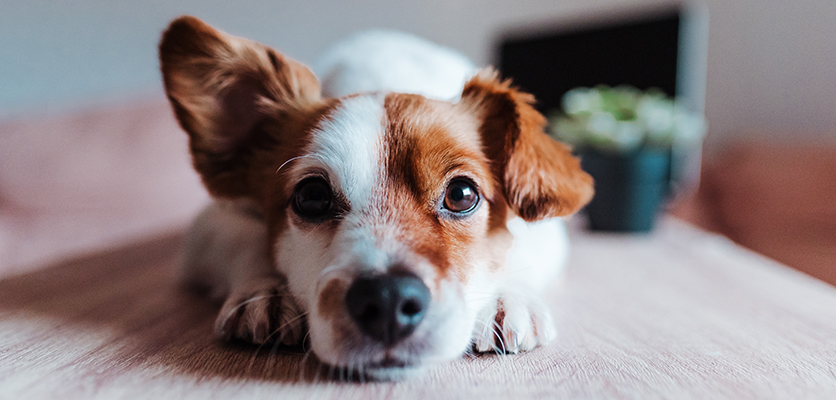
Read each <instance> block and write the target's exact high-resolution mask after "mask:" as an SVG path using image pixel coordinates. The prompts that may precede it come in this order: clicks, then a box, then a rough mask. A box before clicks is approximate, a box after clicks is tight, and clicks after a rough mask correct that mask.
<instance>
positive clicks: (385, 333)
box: [345, 272, 430, 347]
mask: <svg viewBox="0 0 836 400" xmlns="http://www.w3.org/2000/svg"><path fill="white" fill-rule="evenodd" d="M345 304H346V307H347V308H348V312H349V314H350V315H351V319H352V320H353V321H354V322H355V323H356V324H357V326H358V327H359V328H360V331H362V332H363V334H365V335H366V336H368V337H369V338H371V339H373V340H375V341H378V342H380V343H381V344H383V345H385V346H386V347H389V346H392V345H394V344H396V343H398V342H399V341H401V340H403V339H405V338H406V337H408V336H409V335H411V334H412V332H413V331H415V328H416V327H417V326H418V324H420V323H421V321H422V320H423V319H424V316H425V315H426V311H427V308H428V307H429V305H430V290H429V289H428V288H427V286H426V285H425V284H424V282H423V281H422V280H421V279H419V278H418V277H417V276H415V275H413V274H411V273H392V272H390V273H386V274H382V275H375V276H370V277H363V276H361V277H358V278H357V279H355V281H354V283H353V284H352V285H351V287H349V288H348V291H347V292H346V296H345Z"/></svg>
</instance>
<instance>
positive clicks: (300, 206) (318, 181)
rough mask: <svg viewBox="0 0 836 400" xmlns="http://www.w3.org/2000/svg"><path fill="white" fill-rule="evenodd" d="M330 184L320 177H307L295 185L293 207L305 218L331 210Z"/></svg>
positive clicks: (314, 216)
mask: <svg viewBox="0 0 836 400" xmlns="http://www.w3.org/2000/svg"><path fill="white" fill-rule="evenodd" d="M332 197H333V196H332V195H331V186H329V185H328V182H326V181H325V180H324V179H322V178H308V179H305V180H303V181H302V182H300V183H299V184H298V185H296V190H295V192H294V197H293V207H294V209H295V211H296V213H297V214H299V215H300V216H303V217H307V218H316V217H321V216H323V215H325V214H327V213H328V212H330V211H331V204H332Z"/></svg>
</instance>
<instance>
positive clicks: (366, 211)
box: [159, 16, 593, 379]
mask: <svg viewBox="0 0 836 400" xmlns="http://www.w3.org/2000/svg"><path fill="white" fill-rule="evenodd" d="M159 50H160V59H161V70H162V75H163V81H164V86H165V91H166V94H167V96H168V99H169V100H170V103H171V106H172V108H173V111H174V114H175V116H176V118H177V120H178V121H179V124H180V126H181V127H182V128H183V130H185V132H186V133H187V134H188V137H189V147H190V152H191V157H192V162H193V165H194V167H195V169H196V170H197V172H198V173H199V175H200V176H201V179H202V181H203V184H204V185H205V187H206V189H207V190H208V191H209V193H210V194H211V195H212V197H213V198H214V199H215V200H214V202H213V203H212V204H210V205H209V206H208V207H207V208H206V209H205V210H204V211H203V212H202V213H201V214H200V215H199V216H198V217H197V218H196V220H195V222H194V224H193V226H192V227H191V229H190V232H189V234H188V238H187V243H186V251H185V253H186V254H185V259H184V268H183V271H182V272H183V279H184V280H186V281H188V282H191V283H196V284H200V285H203V286H206V287H208V288H210V289H211V291H212V293H213V295H214V296H217V297H219V298H222V299H225V300H224V302H223V306H222V307H221V310H220V312H219V315H218V317H217V320H216V324H215V329H216V332H217V333H218V334H219V335H220V336H222V337H223V338H226V339H241V340H245V341H249V342H253V343H265V342H270V341H278V342H281V343H284V344H288V345H293V344H299V343H300V342H301V341H303V340H307V342H308V343H309V346H310V349H311V350H312V351H313V353H314V354H315V355H316V357H317V358H318V359H319V360H321V361H322V362H324V363H326V364H329V365H331V366H333V367H337V368H342V369H345V370H350V371H353V372H356V373H359V374H362V375H363V376H367V377H370V378H374V379H400V378H403V377H406V376H410V375H412V374H415V373H418V372H420V371H424V370H426V369H427V368H430V367H432V366H433V365H437V364H439V363H441V362H444V361H447V360H451V359H455V358H457V357H460V356H461V355H462V354H464V353H466V352H468V351H474V352H492V351H496V352H500V353H515V352H521V351H527V350H531V349H533V348H535V347H537V346H540V345H543V344H545V343H548V342H549V341H551V340H553V339H554V338H555V335H556V330H555V326H554V322H553V320H552V317H551V314H550V312H549V309H548V307H547V306H546V305H545V304H544V303H543V301H542V300H541V298H540V295H541V293H542V292H543V291H544V290H545V289H546V288H547V286H548V285H549V284H550V283H551V282H552V280H553V279H554V278H555V277H556V276H557V274H558V273H559V272H560V270H561V269H562V268H563V267H562V266H563V265H564V264H565V261H566V257H567V251H568V249H567V237H566V231H565V228H564V225H563V222H562V220H561V218H559V217H563V216H567V215H570V214H572V213H575V212H576V211H577V210H578V209H580V208H581V207H582V206H584V205H585V204H586V203H587V202H588V201H589V200H590V198H591V197H592V195H593V182H592V178H591V177H590V176H589V175H588V174H586V173H585V172H583V171H582V170H581V167H580V163H579V161H578V160H577V159H576V158H575V157H573V156H572V154H571V150H570V149H569V148H568V147H567V146H565V145H563V144H561V143H558V142H556V141H554V140H552V139H550V138H549V137H548V136H547V135H546V134H545V133H544V132H543V129H544V126H545V119H544V118H543V116H542V115H541V114H540V113H538V112H537V111H536V110H535V109H534V108H533V106H532V104H533V101H534V99H533V97H532V96H531V95H529V94H526V93H523V92H521V91H519V90H517V89H515V88H514V87H513V86H512V85H511V84H510V82H509V81H507V80H506V81H503V80H500V79H499V77H498V74H496V73H495V72H493V71H492V70H489V69H488V70H481V71H479V72H478V73H476V74H475V75H474V76H473V77H472V78H470V79H469V80H467V82H462V84H461V85H460V86H461V87H459V88H456V90H455V92H456V93H457V95H456V96H454V97H455V98H453V99H449V100H447V101H445V100H439V99H435V98H432V97H433V96H431V95H426V94H425V95H422V94H415V93H404V91H407V92H408V91H409V90H401V91H390V90H387V88H374V87H373V88H372V89H376V91H368V92H361V93H351V94H348V95H341V96H327V95H323V93H322V89H321V87H320V83H319V80H318V79H317V77H316V76H315V75H314V74H313V72H311V70H310V69H309V68H307V67H306V66H304V65H302V64H301V63H299V62H297V61H295V60H293V59H291V58H289V57H287V56H285V55H283V54H281V53H279V52H277V51H275V50H273V49H271V48H268V47H266V46H264V45H261V44H259V43H256V42H252V41H249V40H246V39H242V38H238V37H234V36H231V35H229V34H226V33H223V32H221V31H218V30H216V29H214V28H212V27H210V26H209V25H207V24H206V23H204V22H202V21H200V20H199V19H197V18H194V17H189V16H186V17H180V18H178V19H176V20H174V21H173V22H172V23H171V24H170V25H169V27H168V28H167V30H166V31H165V32H164V34H163V37H162V40H161V43H160V47H159ZM355 56H356V55H355ZM355 58H356V57H355ZM361 58H362V57H361ZM464 69H466V68H464ZM338 75H339V74H338ZM349 75H350V74H349ZM329 79H330V80H331V81H332V82H331V86H333V87H343V88H351V87H352V86H351V84H350V83H349V84H348V85H341V84H338V83H335V82H333V81H334V80H335V79H336V80H349V81H350V77H343V78H339V76H337V77H336V78H334V77H333V76H331V77H330V78H329ZM326 83H327V82H326ZM419 83H420V82H419ZM372 86H374V85H372ZM406 89H409V88H406ZM420 89H421V88H420V87H417V88H416V90H418V91H420ZM342 90H349V91H350V90H351V89H342ZM336 91H339V90H336ZM443 91H445V93H446V94H443V95H450V94H451V93H452V91H450V89H449V88H444V90H443Z"/></svg>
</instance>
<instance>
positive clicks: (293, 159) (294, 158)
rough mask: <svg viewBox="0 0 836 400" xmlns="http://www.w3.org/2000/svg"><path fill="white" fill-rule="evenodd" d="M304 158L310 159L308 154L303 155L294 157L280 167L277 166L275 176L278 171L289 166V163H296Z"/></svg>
mask: <svg viewBox="0 0 836 400" xmlns="http://www.w3.org/2000/svg"><path fill="white" fill-rule="evenodd" d="M305 157H310V155H309V154H303V155H301V156H296V157H293V158H290V159H289V160H287V161H285V162H283V163H282V165H279V168H277V169H276V174H278V173H279V171H281V170H282V168H284V166H285V165H287V164H290V162H291V161H296V160H298V159H300V158H305Z"/></svg>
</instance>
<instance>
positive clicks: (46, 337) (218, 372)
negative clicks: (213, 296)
mask: <svg viewBox="0 0 836 400" xmlns="http://www.w3.org/2000/svg"><path fill="white" fill-rule="evenodd" d="M181 245H182V234H180V233H177V234H166V235H162V236H160V237H158V238H155V239H152V240H149V241H147V242H143V243H140V244H136V245H131V246H129V247H125V248H120V249H114V250H111V251H108V252H105V253H102V254H98V255H94V256H89V257H83V258H79V259H76V260H70V261H66V262H63V263H60V264H57V265H54V266H51V267H48V268H45V269H42V270H39V271H36V272H32V273H28V274H25V275H20V276H14V277H10V278H7V279H4V280H0V320H2V319H5V318H8V316H16V317H18V318H19V316H20V315H21V314H23V315H26V316H27V318H28V316H30V315H34V316H37V317H42V316H46V317H47V318H38V322H37V323H42V324H44V326H43V327H42V329H39V330H38V334H37V335H31V337H26V336H13V337H20V338H21V339H20V343H13V346H14V347H19V348H20V347H25V346H31V345H35V344H37V345H39V346H44V347H51V349H50V348H47V349H46V351H47V352H67V353H70V352H69V350H76V347H77V346H85V345H86V346H90V344H89V343H90V342H94V343H106V344H104V345H99V346H90V347H92V349H91V351H89V352H82V354H83V356H80V357H84V359H79V360H77V361H79V362H80V363H82V365H84V364H86V363H88V362H91V361H92V364H95V365H98V366H105V369H109V370H112V371H122V370H126V369H131V368H143V367H160V366H161V367H163V368H165V369H169V370H172V371H173V372H182V373H188V374H195V375H197V376H198V377H201V378H203V377H218V378H227V379H230V378H232V379H235V378H238V379H260V380H270V381H278V382H310V381H314V380H317V379H324V377H326V376H332V377H336V378H339V375H338V374H335V373H334V372H333V371H329V370H328V368H327V367H323V366H322V364H321V363H319V362H318V361H317V360H316V359H315V357H314V356H313V355H307V354H305V353H304V352H303V351H302V350H301V349H299V348H287V347H284V346H274V345H264V346H255V345H250V344H245V343H224V342H222V341H220V340H218V339H217V338H215V336H214V335H213V332H212V324H213V321H214V319H215V315H216V313H217V311H218V307H217V305H214V304H211V303H210V302H209V301H208V300H207V299H206V298H205V297H203V296H201V295H200V294H198V293H195V292H192V291H190V290H188V289H186V288H183V287H182V286H180V285H179V284H178V283H177V281H176V278H175V267H176V263H177V259H178V255H179V251H180V248H181ZM41 321H43V322H41ZM30 322H31V321H30ZM27 323H29V322H27ZM57 328H60V329H57ZM66 329H71V330H72V332H76V333H81V334H80V335H71V336H72V337H74V338H75V337H81V338H84V339H70V340H67V338H68V336H65V337H59V335H61V333H57V332H67V331H66ZM73 340H81V341H83V343H74V342H73ZM0 350H2V349H0ZM108 367H111V368H108Z"/></svg>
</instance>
